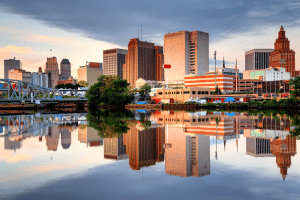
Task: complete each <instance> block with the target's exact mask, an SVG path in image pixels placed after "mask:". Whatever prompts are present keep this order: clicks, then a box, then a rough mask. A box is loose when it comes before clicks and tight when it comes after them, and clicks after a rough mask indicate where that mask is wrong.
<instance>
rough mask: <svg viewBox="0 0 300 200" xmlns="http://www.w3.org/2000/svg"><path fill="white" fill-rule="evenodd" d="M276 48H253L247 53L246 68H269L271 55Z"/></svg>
mask: <svg viewBox="0 0 300 200" xmlns="http://www.w3.org/2000/svg"><path fill="white" fill-rule="evenodd" d="M273 51H274V49H252V50H250V51H247V52H246V53H245V70H260V69H267V68H269V56H270V53H271V52H273Z"/></svg>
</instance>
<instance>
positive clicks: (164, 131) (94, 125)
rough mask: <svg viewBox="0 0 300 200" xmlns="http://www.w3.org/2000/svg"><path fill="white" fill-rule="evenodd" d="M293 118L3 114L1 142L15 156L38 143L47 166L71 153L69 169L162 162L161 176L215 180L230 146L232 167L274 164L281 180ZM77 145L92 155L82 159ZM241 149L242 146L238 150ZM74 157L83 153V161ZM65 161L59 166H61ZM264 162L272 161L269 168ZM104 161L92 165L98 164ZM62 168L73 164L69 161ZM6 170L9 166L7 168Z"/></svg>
mask: <svg viewBox="0 0 300 200" xmlns="http://www.w3.org/2000/svg"><path fill="white" fill-rule="evenodd" d="M297 119H298V118H297V117H295V116H293V117H290V116H286V115H271V116H264V115H256V116H251V115H249V114H247V113H226V112H207V111H201V112H184V111H178V112H174V111H137V112H129V111H125V112H113V111H109V110H106V111H91V112H90V113H89V114H88V115H86V114H63V115H60V114H52V115H51V114H49V115H42V114H36V115H26V116H1V117H0V136H1V137H2V139H3V142H4V146H3V149H4V150H3V151H4V153H5V151H12V152H18V151H21V149H22V148H26V149H27V151H29V150H28V149H30V147H31V146H30V145H32V148H33V147H34V146H35V145H37V143H38V144H40V145H45V146H44V149H45V150H47V151H48V152H51V153H52V154H51V160H52V159H53V160H54V158H55V156H56V154H55V153H58V154H59V153H60V152H61V151H64V152H69V151H70V152H72V154H74V155H68V156H69V157H70V158H72V159H73V162H74V163H76V162H77V163H80V162H82V163H84V162H85V161H84V160H85V159H86V160H88V159H90V160H89V161H86V162H87V163H88V162H91V160H95V158H98V159H99V158H100V157H101V159H103V160H106V161H120V160H125V161H124V162H126V163H127V166H130V168H131V169H132V170H134V171H136V170H143V168H145V167H149V166H154V165H158V164H159V163H162V164H164V171H165V174H167V175H172V176H178V177H189V176H194V177H202V176H207V175H210V174H214V173H215V172H211V166H212V165H213V163H214V162H222V156H223V157H224V154H226V153H227V152H228V154H229V153H232V148H234V152H235V153H236V154H232V158H230V162H233V163H235V162H237V161H236V160H235V159H236V158H235V156H236V155H238V154H239V153H244V155H243V154H242V155H241V156H242V158H243V159H247V158H250V157H251V158H253V159H264V160H266V161H267V162H268V163H267V166H266V167H269V168H270V167H271V166H273V165H274V164H275V162H276V165H277V167H278V168H279V170H278V172H280V173H281V177H282V178H283V180H284V179H286V177H287V174H288V169H289V168H290V167H291V165H292V157H294V156H296V154H297V142H296V137H295V135H296V134H297V131H296V130H298V128H299V127H298V126H297ZM295 125H296V126H295ZM291 132H292V133H293V134H292V135H291V134H290V133H291ZM30 139H33V140H34V141H35V142H32V143H27V145H28V146H26V145H25V141H27V140H30ZM228 144H229V146H228ZM78 145H83V146H81V147H84V148H85V149H94V150H95V151H93V153H91V152H88V151H86V153H85V150H84V149H83V148H81V147H79V146H78ZM239 146H242V148H240V149H239ZM244 147H245V148H244ZM72 148H73V151H72ZM101 149H102V151H101ZM241 150H242V151H241ZM1 151H2V150H1ZM211 151H212V152H213V153H211ZM75 152H81V153H82V156H81V157H79V156H78V155H76V153H75ZM100 152H102V153H101V154H100ZM220 152H221V154H220ZM3 155H4V154H3ZM41 155H46V153H45V152H43V153H41ZM7 156H12V155H7ZM35 156H36V157H38V156H37V155H35V154H32V155H31V156H28V155H26V156H25V155H22V156H21V155H20V158H19V160H17V159H15V160H14V161H13V162H12V163H17V162H23V161H24V160H27V161H28V162H29V165H31V164H30V162H35V164H36V165H37V166H39V164H37V163H36V159H35ZM21 157H22V158H21ZM29 158H30V159H29ZM31 159H32V161H30V160H31ZM39 159H44V158H39ZM64 159H65V158H63V159H61V161H60V162H61V163H64V162H66V163H67V161H65V160H64ZM127 159H128V160H127ZM211 159H212V160H211ZM267 159H274V160H272V162H271V163H270V160H267ZM0 160H1V159H0ZM2 160H3V157H2ZM6 160H9V159H6ZM74 160H76V162H75V161H74ZM103 160H98V162H97V163H96V164H101V163H103ZM126 160H127V161H126ZM258 161H259V162H261V163H263V162H264V161H263V160H258ZM68 162H70V163H72V161H71V160H69V161H68ZM163 162H164V163H163ZM223 162H224V161H223ZM5 164H6V165H7V166H9V165H12V164H11V163H10V162H7V163H5ZM46 165H47V164H46ZM49 168H51V167H49V166H48V169H49ZM66 169H68V168H66ZM11 170H12V169H11ZM11 173H13V171H12V172H11ZM209 177H210V176H209ZM4 180H5V179H4Z"/></svg>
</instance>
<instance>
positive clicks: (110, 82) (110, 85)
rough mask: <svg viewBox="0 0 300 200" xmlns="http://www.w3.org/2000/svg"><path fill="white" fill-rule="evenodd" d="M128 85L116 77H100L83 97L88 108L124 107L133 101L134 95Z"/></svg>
mask: <svg viewBox="0 0 300 200" xmlns="http://www.w3.org/2000/svg"><path fill="white" fill-rule="evenodd" d="M128 86H129V83H128V82H127V81H126V80H121V79H120V77H118V76H105V75H103V76H100V77H99V78H98V82H97V83H96V84H94V85H93V86H91V87H90V89H89V90H87V92H86V95H85V97H86V98H87V99H88V102H89V105H90V106H98V105H100V104H101V105H115V106H121V107H123V106H125V105H126V104H128V103H130V102H131V101H133V99H134V93H132V92H131V91H130V90H129V89H128Z"/></svg>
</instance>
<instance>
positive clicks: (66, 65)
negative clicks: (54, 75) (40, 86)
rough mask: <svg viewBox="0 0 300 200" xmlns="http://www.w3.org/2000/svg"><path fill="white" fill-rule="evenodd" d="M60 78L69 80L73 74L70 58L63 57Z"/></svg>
mask: <svg viewBox="0 0 300 200" xmlns="http://www.w3.org/2000/svg"><path fill="white" fill-rule="evenodd" d="M60 75H61V78H60V80H68V79H69V77H70V76H71V63H70V61H69V60H68V59H65V58H64V59H62V61H61V62H60Z"/></svg>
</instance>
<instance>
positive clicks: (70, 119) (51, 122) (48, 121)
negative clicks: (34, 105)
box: [0, 113, 86, 137]
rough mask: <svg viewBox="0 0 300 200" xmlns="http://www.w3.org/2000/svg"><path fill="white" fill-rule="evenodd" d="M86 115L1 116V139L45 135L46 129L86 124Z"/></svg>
mask: <svg viewBox="0 0 300 200" xmlns="http://www.w3.org/2000/svg"><path fill="white" fill-rule="evenodd" d="M85 116H86V113H70V114H63V115H61V114H40V113H37V114H35V115H6V116H0V137H9V136H17V135H32V136H38V135H44V134H45V133H47V131H46V129H47V128H49V127H52V126H57V125H60V124H65V123H76V122H84V123H86V118H85Z"/></svg>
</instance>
